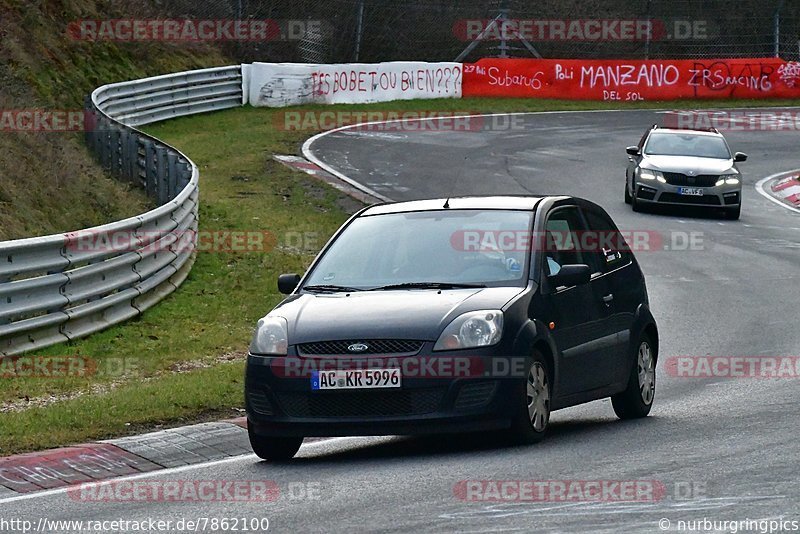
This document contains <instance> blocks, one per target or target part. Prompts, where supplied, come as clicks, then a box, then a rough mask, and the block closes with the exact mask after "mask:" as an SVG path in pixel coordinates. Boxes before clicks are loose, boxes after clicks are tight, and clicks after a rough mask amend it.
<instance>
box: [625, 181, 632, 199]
mask: <svg viewBox="0 0 800 534" xmlns="http://www.w3.org/2000/svg"><path fill="white" fill-rule="evenodd" d="M632 201H633V198H632V197H631V192H630V189H628V178H627V177H625V204H630V203H631V202H632Z"/></svg>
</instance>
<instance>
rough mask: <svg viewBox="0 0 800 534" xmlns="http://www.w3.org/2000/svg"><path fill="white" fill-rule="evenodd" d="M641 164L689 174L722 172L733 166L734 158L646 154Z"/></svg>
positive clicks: (646, 166) (656, 168) (649, 167)
mask: <svg viewBox="0 0 800 534" xmlns="http://www.w3.org/2000/svg"><path fill="white" fill-rule="evenodd" d="M641 166H642V167H643V168H645V169H653V170H656V171H664V172H679V173H683V174H687V173H688V172H689V171H692V172H694V173H695V174H722V173H723V172H726V171H728V170H730V168H731V167H733V159H715V158H695V157H691V156H645V157H644V159H643V160H642V164H641Z"/></svg>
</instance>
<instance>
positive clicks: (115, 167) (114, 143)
mask: <svg viewBox="0 0 800 534" xmlns="http://www.w3.org/2000/svg"><path fill="white" fill-rule="evenodd" d="M109 139H110V142H111V172H112V173H114V175H115V176H117V178H120V177H122V160H123V158H124V156H123V153H122V131H121V130H120V129H119V128H117V127H114V128H113V129H112V130H111V135H110V136H109Z"/></svg>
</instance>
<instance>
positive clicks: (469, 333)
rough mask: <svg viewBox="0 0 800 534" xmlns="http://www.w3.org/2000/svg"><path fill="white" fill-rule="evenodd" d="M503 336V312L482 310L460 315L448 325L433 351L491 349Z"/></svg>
mask: <svg viewBox="0 0 800 534" xmlns="http://www.w3.org/2000/svg"><path fill="white" fill-rule="evenodd" d="M502 336H503V312H501V311H500V310H481V311H474V312H469V313H465V314H462V315H459V316H458V317H456V318H455V319H453V321H452V322H451V323H450V324H449V325H447V328H445V329H444V332H442V335H441V336H439V339H438V341H436V345H434V346H433V350H458V349H474V348H477V347H489V346H491V345H495V344H497V343H498V342H499V341H500V338H501V337H502Z"/></svg>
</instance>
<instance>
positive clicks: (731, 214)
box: [725, 204, 742, 221]
mask: <svg viewBox="0 0 800 534" xmlns="http://www.w3.org/2000/svg"><path fill="white" fill-rule="evenodd" d="M741 214H742V205H741V204H739V205H738V206H736V207H735V208H727V209H726V210H725V217H726V218H728V219H730V220H732V221H738V220H739V216H740V215H741Z"/></svg>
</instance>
